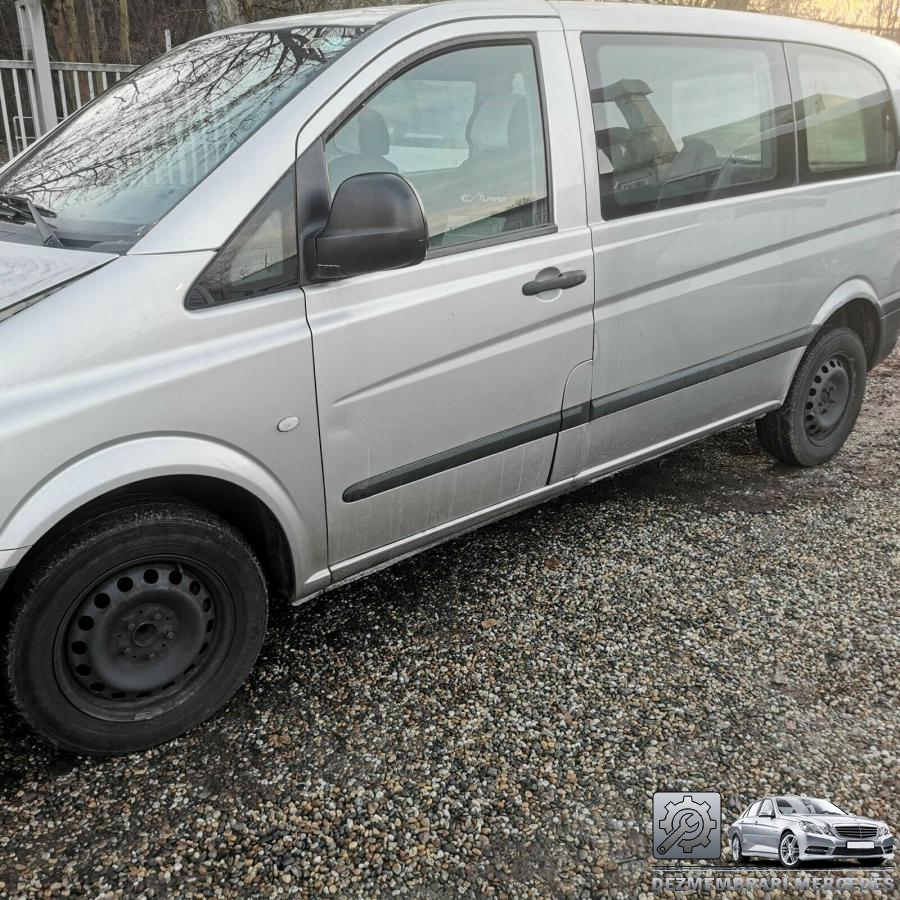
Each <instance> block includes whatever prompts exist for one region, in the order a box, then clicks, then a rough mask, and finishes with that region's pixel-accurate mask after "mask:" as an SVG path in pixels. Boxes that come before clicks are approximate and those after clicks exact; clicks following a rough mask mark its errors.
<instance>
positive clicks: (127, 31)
mask: <svg viewBox="0 0 900 900" xmlns="http://www.w3.org/2000/svg"><path fill="white" fill-rule="evenodd" d="M119 56H120V57H121V60H122V62H123V63H126V64H127V65H131V23H130V22H129V19H128V0H119Z"/></svg>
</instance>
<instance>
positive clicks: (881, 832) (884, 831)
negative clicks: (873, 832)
mask: <svg viewBox="0 0 900 900" xmlns="http://www.w3.org/2000/svg"><path fill="white" fill-rule="evenodd" d="M890 833H891V829H890V828H888V827H887V825H879V826H878V837H884V836H885V835H886V834H890Z"/></svg>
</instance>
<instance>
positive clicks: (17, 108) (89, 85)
mask: <svg viewBox="0 0 900 900" xmlns="http://www.w3.org/2000/svg"><path fill="white" fill-rule="evenodd" d="M134 68H135V66H126V65H117V64H115V65H105V64H95V63H66V62H51V63H50V71H51V75H52V84H53V100H54V104H55V106H56V117H57V119H58V120H59V121H62V120H63V119H66V118H68V117H69V116H70V115H72V113H74V112H77V111H78V110H79V109H81V107H82V106H84V104H85V103H89V102H90V101H91V100H93V99H94V97H96V96H97V94H100V93H102V92H103V91H105V90H106V89H107V88H108V87H110V86H111V85H113V84H115V83H116V82H117V81H118V80H119V79H120V78H121V77H122V76H123V75H125V74H127V73H128V72H131V71H133V69H134ZM37 103H38V100H37V94H36V88H35V72H34V63H33V62H30V61H28V60H20V59H2V60H0V118H2V120H3V126H2V129H0V141H2V142H3V147H2V148H0V155H2V159H3V161H5V160H8V159H12V158H13V157H15V156H18V155H19V154H20V153H21V152H22V151H23V150H25V149H26V148H27V147H28V146H29V145H30V144H32V143H33V142H34V141H35V140H36V139H37V138H38V137H39V136H40V132H41V129H40V126H39V118H38V117H37V116H36V115H35V113H36V110H37Z"/></svg>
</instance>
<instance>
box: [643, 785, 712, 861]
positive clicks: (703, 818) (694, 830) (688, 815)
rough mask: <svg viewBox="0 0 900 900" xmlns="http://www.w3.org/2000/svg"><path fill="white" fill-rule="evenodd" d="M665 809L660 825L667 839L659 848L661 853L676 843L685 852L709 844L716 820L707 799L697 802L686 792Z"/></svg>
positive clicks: (658, 850)
mask: <svg viewBox="0 0 900 900" xmlns="http://www.w3.org/2000/svg"><path fill="white" fill-rule="evenodd" d="M665 810H666V814H665V816H663V818H661V819H660V820H659V827H660V828H661V829H662V831H664V832H665V834H666V839H665V840H664V841H663V842H662V844H660V845H659V847H658V848H657V852H658V853H659V854H660V855H662V854H664V853H667V852H668V851H669V850H670V849H671V848H672V847H673V846H674V845H675V844H678V845H679V846H680V847H681V849H682V850H683V851H684V852H685V853H691V852H693V851H694V850H695V849H696V848H697V847H708V846H709V843H710V835H711V834H712V832H713V829H714V828H715V827H716V821H715V819H713V818H712V816H711V813H712V810H711V809H710V806H709V804H708V803H707V802H706V801H703V802H702V803H697V802H696V801H695V800H694V798H693V797H692V796H691V795H690V794H685V795H684V797H682V799H681V800H679V801H678V802H677V803H676V802H675V801H674V800H673V801H672V802H670V803H667V804H666V806H665Z"/></svg>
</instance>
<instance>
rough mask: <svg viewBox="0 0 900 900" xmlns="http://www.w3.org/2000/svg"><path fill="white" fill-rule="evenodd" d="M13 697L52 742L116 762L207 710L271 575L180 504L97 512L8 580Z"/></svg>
mask: <svg viewBox="0 0 900 900" xmlns="http://www.w3.org/2000/svg"><path fill="white" fill-rule="evenodd" d="M11 589H12V594H13V602H14V604H15V611H14V613H13V616H12V624H11V626H10V630H9V634H8V637H7V645H6V674H7V682H8V686H9V691H10V694H11V697H12V700H13V703H14V705H15V706H16V707H17V708H18V710H19V712H20V713H21V714H22V716H23V717H24V719H25V720H26V721H27V723H28V724H29V725H31V727H32V728H33V729H34V730H35V731H36V732H38V734H39V735H41V736H43V737H44V738H45V739H47V740H48V741H50V742H51V743H53V744H55V745H56V746H58V747H61V748H63V749H65V750H70V751H73V752H76V753H87V754H94V755H101V756H112V755H117V754H121V753H130V752H133V751H137V750H143V749H146V748H148V747H152V746H154V745H155V744H159V743H162V742H163V741H167V740H170V739H172V738H174V737H177V736H178V735H180V734H183V733H184V732H186V731H188V730H189V729H190V728H192V727H193V726H195V725H197V724H199V723H200V722H202V721H204V720H205V719H207V718H208V717H209V716H211V715H212V714H213V713H214V712H215V711H216V710H217V709H218V708H219V707H221V706H222V704H224V703H225V702H226V701H227V700H228V699H229V698H230V697H231V696H232V695H233V694H234V693H235V691H237V689H238V688H239V687H240V686H241V684H242V683H243V682H244V680H245V678H246V677H247V675H248V674H249V672H250V670H251V668H252V667H253V664H254V662H255V660H256V657H257V655H258V653H259V649H260V646H261V644H262V639H263V636H264V633H265V626H266V614H267V597H266V587H265V580H264V578H263V575H262V572H261V570H260V567H259V564H258V562H257V560H256V557H255V556H254V555H253V552H252V551H251V549H250V547H249V546H248V545H247V543H246V541H245V540H244V538H243V536H242V535H241V534H240V533H239V532H238V531H236V530H235V529H234V528H233V527H232V526H231V525H229V524H228V523H226V522H224V521H223V520H221V519H219V518H218V517H216V516H214V515H212V514H211V513H209V512H207V511H206V510H204V509H201V508H199V507H194V506H190V505H188V504H183V503H181V502H179V501H171V502H169V501H163V500H160V501H145V502H142V503H138V504H134V505H130V506H125V507H122V508H119V509H116V510H112V511H109V512H106V513H101V514H98V515H97V516H96V517H95V518H92V519H90V520H89V521H87V522H86V523H85V524H84V525H83V526H81V527H80V528H79V529H77V530H76V531H75V532H74V533H71V532H70V533H69V534H66V535H65V536H63V537H62V538H59V539H57V540H56V541H53V542H52V543H51V544H50V545H49V546H48V547H46V548H45V549H44V550H43V551H42V552H40V554H39V555H38V556H37V558H35V559H34V560H33V561H32V562H31V563H30V564H29V566H28V570H27V571H26V572H25V573H23V574H22V576H21V577H17V578H16V581H15V583H14V584H12V585H11Z"/></svg>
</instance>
